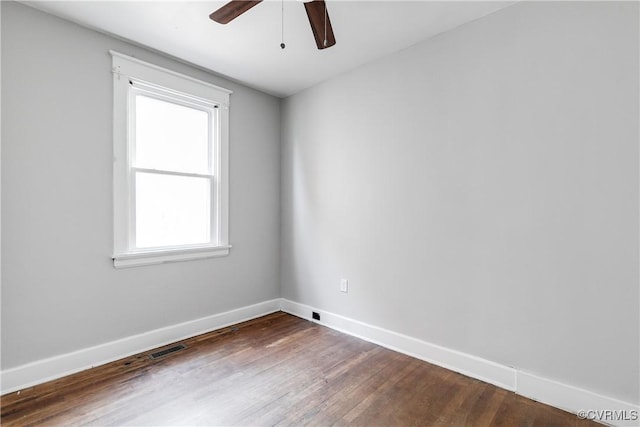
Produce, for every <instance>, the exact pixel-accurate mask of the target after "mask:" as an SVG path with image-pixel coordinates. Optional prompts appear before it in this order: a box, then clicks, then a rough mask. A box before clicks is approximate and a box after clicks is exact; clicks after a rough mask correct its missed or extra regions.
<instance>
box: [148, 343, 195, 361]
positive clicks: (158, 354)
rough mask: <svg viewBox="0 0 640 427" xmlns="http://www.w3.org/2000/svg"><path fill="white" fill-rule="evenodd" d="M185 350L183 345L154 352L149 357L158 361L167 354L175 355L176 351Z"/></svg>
mask: <svg viewBox="0 0 640 427" xmlns="http://www.w3.org/2000/svg"><path fill="white" fill-rule="evenodd" d="M185 348H187V346H186V345H184V344H178V345H174V346H173V347H169V348H165V349H164V350H160V351H156V352H155V353H151V354H150V355H149V357H150V358H151V359H159V358H161V357H163V356H166V355H167V354H171V353H175V352H176V351H180V350H184V349H185Z"/></svg>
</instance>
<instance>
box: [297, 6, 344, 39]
mask: <svg viewBox="0 0 640 427" xmlns="http://www.w3.org/2000/svg"><path fill="white" fill-rule="evenodd" d="M304 8H305V9H306V10H307V16H308V17H309V24H311V30H312V31H313V37H314V38H315V39H316V46H318V49H326V48H328V47H331V46H333V45H334V44H336V38H335V36H334V35H333V28H332V27H331V20H330V19H329V14H328V13H327V5H326V4H325V2H324V0H313V1H310V2H308V3H305V4H304Z"/></svg>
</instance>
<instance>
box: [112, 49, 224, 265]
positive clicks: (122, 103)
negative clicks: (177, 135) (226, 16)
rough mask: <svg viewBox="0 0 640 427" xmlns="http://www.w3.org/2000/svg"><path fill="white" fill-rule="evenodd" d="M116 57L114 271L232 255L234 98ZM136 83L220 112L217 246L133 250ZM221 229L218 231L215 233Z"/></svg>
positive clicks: (215, 188) (214, 171)
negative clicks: (132, 113)
mask: <svg viewBox="0 0 640 427" xmlns="http://www.w3.org/2000/svg"><path fill="white" fill-rule="evenodd" d="M109 53H110V54H111V56H112V72H113V88H114V90H113V141H114V142H113V150H114V151H113V154H114V159H113V232H114V233H113V236H114V239H113V256H112V258H113V263H114V267H116V268H120V267H133V266H138V265H150V264H161V263H165V262H174V261H187V260H196V259H202V258H210V257H218V256H225V255H228V254H229V249H230V248H231V245H230V244H229V96H230V94H231V93H232V92H231V91H230V90H228V89H224V88H221V87H219V86H215V85H212V84H210V83H207V82H204V81H201V80H198V79H195V78H193V77H189V76H186V75H183V74H180V73H177V72H175V71H171V70H168V69H165V68H162V67H159V66H156V65H153V64H150V63H147V62H144V61H141V60H139V59H136V58H132V57H130V56H127V55H123V54H121V53H118V52H114V51H109ZM132 85H138V88H136V89H134V90H136V91H137V90H138V89H139V88H151V91H152V92H153V90H154V89H153V88H155V89H156V90H158V91H160V92H164V93H169V94H170V93H171V92H175V93H176V95H177V97H178V98H182V99H190V98H193V102H194V103H195V104H199V103H200V104H204V105H207V106H211V107H213V108H215V109H216V110H217V114H216V116H217V118H215V117H214V120H217V124H218V126H216V130H217V132H218V134H217V135H215V136H213V139H214V140H216V142H217V143H211V149H212V151H213V152H212V153H211V154H212V156H211V157H212V158H213V161H215V164H212V165H211V173H212V174H213V177H212V180H211V182H212V184H213V185H212V207H213V209H215V211H211V212H210V215H211V217H212V230H211V235H212V236H213V235H215V236H217V239H216V241H215V242H214V243H212V244H204V245H188V246H184V247H181V246H173V247H162V248H148V249H147V248H144V249H133V248H132V245H131V242H132V238H133V236H132V234H131V233H132V231H133V224H132V221H133V218H132V214H131V212H132V211H131V210H132V208H133V203H134V199H133V191H132V190H131V189H132V185H133V176H132V175H133V173H132V172H133V169H134V168H133V164H132V156H133V153H132V148H133V144H130V143H129V137H130V135H128V132H129V131H130V130H129V129H128V117H129V109H130V107H131V102H132V101H131V98H132V95H131V93H132V87H131V86H132ZM213 228H215V229H213Z"/></svg>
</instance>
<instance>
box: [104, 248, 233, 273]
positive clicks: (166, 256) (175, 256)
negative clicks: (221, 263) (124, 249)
mask: <svg viewBox="0 0 640 427" xmlns="http://www.w3.org/2000/svg"><path fill="white" fill-rule="evenodd" d="M229 249H231V246H230V245H225V246H206V247H201V248H189V249H167V250H161V251H149V252H142V251H141V252H129V253H123V254H118V255H114V256H113V266H114V267H115V268H127V267H137V266H143V265H154V264H164V263H167V262H179V261H193V260H197V259H204V258H214V257H221V256H226V255H229Z"/></svg>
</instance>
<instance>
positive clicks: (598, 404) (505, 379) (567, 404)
mask: <svg viewBox="0 0 640 427" xmlns="http://www.w3.org/2000/svg"><path fill="white" fill-rule="evenodd" d="M281 308H282V311H284V312H287V313H290V314H293V315H295V316H298V317H301V318H303V319H308V320H313V319H311V313H312V312H313V311H315V312H317V313H319V314H320V319H321V321H315V320H313V321H314V322H317V323H318V324H321V325H323V326H327V327H329V328H332V329H335V330H337V331H340V332H344V333H346V334H349V335H352V336H355V337H358V338H361V339H364V340H365V341H369V342H372V343H375V344H378V345H381V346H383V347H386V348H389V349H391V350H395V351H398V352H400V353H404V354H407V355H409V356H412V357H415V358H417V359H421V360H424V361H426V362H429V363H433V364H434V365H438V366H442V367H443V368H447V369H449V370H452V371H455V372H459V373H461V374H464V375H466V376H468V377H471V378H476V379H479V380H481V381H485V382H487V383H490V384H494V385H496V386H498V387H500V388H504V389H506V390H510V391H514V392H515V393H517V394H519V395H521V396H524V397H527V398H530V399H533V400H537V401H539V402H542V403H545V404H548V405H551V406H554V407H556V408H559V409H562V410H565V411H567V412H571V413H574V414H578V413H580V411H587V412H584V413H583V414H584V415H585V416H586V417H589V418H590V419H595V420H596V421H599V422H601V423H604V424H609V425H614V426H625V427H627V426H638V425H640V424H639V423H640V421H639V420H638V416H640V406H638V405H633V404H631V403H627V402H623V401H620V400H617V399H613V398H610V397H607V396H603V395H600V394H597V393H594V392H591V391H589V390H584V389H581V388H578V387H574V386H571V385H567V384H563V383H559V382H557V381H554V380H550V379H547V378H542V377H538V376H535V375H532V374H529V373H526V372H523V371H520V370H518V369H517V368H513V367H510V366H505V365H501V364H499V363H495V362H492V361H490V360H486V359H482V358H480V357H477V356H474V355H471V354H467V353H462V352H459V351H456V350H451V349H448V348H446V347H442V346H439V345H436V344H432V343H428V342H426V341H422V340H419V339H416V338H413V337H409V336H406V335H402V334H399V333H397V332H393V331H389V330H387V329H383V328H380V327H377V326H372V325H369V324H366V323H363V322H360V321H358V320H354V319H350V318H348V317H344V316H340V315H338V314H334V313H330V312H327V311H323V310H319V309H316V308H313V307H309V306H307V305H304V304H300V303H297V302H294V301H290V300H287V299H282V303H281Z"/></svg>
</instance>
